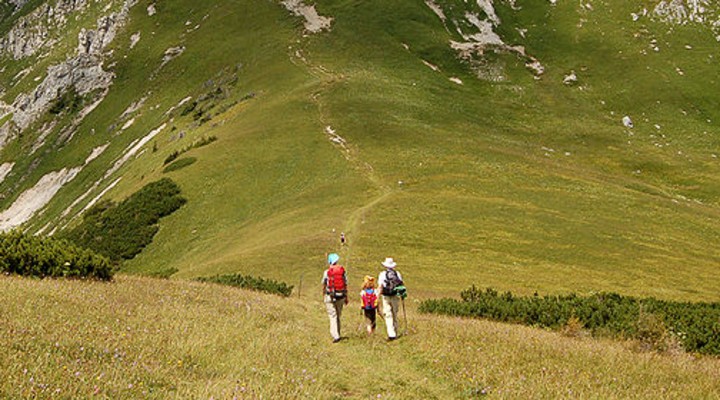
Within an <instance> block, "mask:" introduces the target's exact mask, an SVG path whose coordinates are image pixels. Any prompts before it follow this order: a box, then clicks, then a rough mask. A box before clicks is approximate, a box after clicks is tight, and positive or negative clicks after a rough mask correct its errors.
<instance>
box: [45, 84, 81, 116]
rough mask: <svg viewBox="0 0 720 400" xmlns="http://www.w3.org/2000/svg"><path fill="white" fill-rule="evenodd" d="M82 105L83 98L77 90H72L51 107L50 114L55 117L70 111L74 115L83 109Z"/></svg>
mask: <svg viewBox="0 0 720 400" xmlns="http://www.w3.org/2000/svg"><path fill="white" fill-rule="evenodd" d="M82 104H83V98H82V96H80V95H79V94H78V92H77V91H75V89H70V90H67V91H66V92H64V93H63V94H62V95H61V96H60V97H58V98H57V99H56V100H55V102H54V103H53V104H52V105H51V106H50V109H49V110H48V112H49V113H50V114H53V115H58V114H60V113H62V112H63V111H65V110H68V111H69V112H70V113H71V114H73V113H76V112H77V111H79V110H80V108H82Z"/></svg>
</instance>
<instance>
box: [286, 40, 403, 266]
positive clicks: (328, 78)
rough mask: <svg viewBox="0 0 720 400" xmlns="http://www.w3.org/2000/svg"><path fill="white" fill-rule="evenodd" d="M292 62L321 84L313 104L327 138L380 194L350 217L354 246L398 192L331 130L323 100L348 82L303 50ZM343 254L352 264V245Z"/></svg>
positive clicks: (293, 54)
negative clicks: (369, 217) (375, 212)
mask: <svg viewBox="0 0 720 400" xmlns="http://www.w3.org/2000/svg"><path fill="white" fill-rule="evenodd" d="M290 59H291V61H292V62H293V63H294V64H295V65H297V66H302V67H305V68H307V70H308V71H309V72H310V74H311V75H313V76H314V77H316V78H317V79H318V80H319V88H318V89H317V90H315V91H313V93H312V94H311V95H310V100H311V101H312V102H313V103H314V104H315V105H316V107H317V109H318V120H319V121H320V123H321V126H323V127H324V132H325V134H326V135H327V136H328V137H329V140H330V142H331V143H332V144H333V146H334V147H335V148H336V149H337V150H338V151H339V152H340V153H341V154H342V156H343V157H344V158H345V159H346V160H347V161H348V163H349V164H350V165H351V167H352V168H353V169H354V170H355V171H357V172H358V173H359V174H360V175H361V176H362V177H363V178H364V179H365V180H367V181H368V182H370V183H371V185H372V186H373V187H374V188H375V190H376V192H377V194H376V195H375V196H373V197H372V198H370V199H369V201H368V202H367V203H365V204H364V205H362V206H361V207H359V208H357V209H355V210H354V211H352V212H351V213H350V214H349V215H348V217H347V219H346V222H345V226H344V227H343V230H342V231H343V232H345V234H346V236H348V237H349V241H350V242H352V241H354V240H356V239H355V238H357V237H358V236H359V232H360V230H361V226H362V224H363V223H364V222H365V216H366V214H367V213H368V212H369V211H370V210H371V209H373V208H374V207H375V206H377V205H378V204H380V203H382V202H383V201H385V200H387V199H388V197H390V196H391V195H392V194H393V193H394V192H395V190H394V189H393V188H392V187H391V186H390V185H388V184H387V183H386V182H385V181H384V180H383V179H382V177H381V176H380V175H378V173H377V172H376V171H375V169H374V168H373V166H372V165H370V164H369V163H368V162H367V161H365V160H363V159H362V157H361V155H360V150H359V149H358V148H357V147H356V146H354V145H353V144H351V143H349V142H348V141H347V140H346V139H345V138H344V137H342V136H340V135H339V134H338V133H337V131H336V130H335V129H333V127H332V124H331V116H330V112H329V111H328V110H327V104H326V103H325V102H324V100H323V95H324V94H325V93H327V92H329V91H331V90H332V88H333V87H334V86H336V85H337V84H339V83H342V82H343V81H344V80H345V79H346V78H345V76H344V75H343V74H339V73H335V72H332V71H329V70H328V69H327V68H325V67H323V66H322V65H319V64H318V65H316V64H313V63H311V62H310V61H309V60H308V58H307V57H306V56H305V54H304V52H303V49H295V50H294V51H291V52H290ZM340 254H341V255H342V256H343V258H344V259H345V260H347V262H348V263H349V261H350V259H351V254H352V245H349V246H343V247H342V248H341V249H340Z"/></svg>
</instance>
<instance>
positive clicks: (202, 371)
mask: <svg viewBox="0 0 720 400" xmlns="http://www.w3.org/2000/svg"><path fill="white" fill-rule="evenodd" d="M0 285H1V286H2V287H3V290H2V291H0V303H1V304H3V308H2V312H1V313H0V345H1V346H2V348H3V349H5V351H3V352H2V354H1V355H0V365H2V366H3V376H4V378H3V381H2V382H1V383H0V396H2V397H10V398H15V397H42V398H54V397H60V398H67V397H73V398H87V397H94V398H114V399H116V398H137V397H143V398H211V397H214V398H233V397H235V396H237V397H238V398H260V397H262V398H320V399H330V398H378V397H381V398H385V399H387V398H390V399H393V398H469V397H475V396H478V395H480V393H481V392H482V391H483V390H485V391H486V392H487V393H489V394H490V395H491V396H493V397H496V398H578V397H580V398H706V397H712V396H713V395H714V394H716V393H717V392H718V391H719V390H720V386H718V382H720V376H719V375H718V374H719V372H718V371H720V368H718V367H719V365H718V361H717V360H715V359H710V358H698V359H696V358H693V357H690V356H685V355H676V356H672V355H664V356H660V355H656V354H652V353H637V352H635V351H633V350H632V345H631V344H627V345H625V344H618V343H612V342H605V341H597V340H590V339H569V338H563V337H561V336H559V335H558V334H555V333H550V332H545V331H541V330H535V329H530V328H524V327H514V326H508V325H501V324H495V323H491V322H484V321H469V320H459V319H451V318H437V317H430V316H424V315H417V314H416V313H415V311H414V305H413V304H412V303H409V304H408V306H409V307H408V319H409V321H410V331H409V334H408V335H407V336H404V337H403V338H401V339H400V340H399V341H397V342H393V343H386V342H385V341H384V340H383V338H382V331H380V332H377V333H376V335H374V336H373V337H366V334H365V333H364V332H363V331H362V328H361V325H360V324H361V319H360V316H359V313H358V312H357V311H356V310H355V307H356V306H357V302H355V303H353V304H351V308H350V309H348V310H347V312H346V314H345V315H344V317H343V318H344V319H343V321H344V322H345V330H344V332H345V335H346V336H347V337H348V339H347V340H346V341H343V342H341V343H340V344H337V345H332V344H331V343H330V340H329V335H328V332H327V320H326V317H325V314H324V312H323V311H322V310H323V306H322V304H321V303H320V302H319V301H318V299H317V298H316V297H315V296H310V297H309V296H308V294H309V293H306V294H305V296H304V297H303V298H302V299H297V298H290V299H281V298H278V297H274V296H270V295H260V294H257V293H252V292H246V291H242V290H237V289H233V288H228V287H221V286H215V285H207V284H199V283H190V282H184V281H163V280H153V279H148V278H137V277H127V276H120V277H119V278H118V279H117V281H116V282H114V283H109V284H105V283H92V282H80V281H56V280H43V281H36V280H26V279H18V278H8V277H0ZM353 300H354V301H355V299H353ZM76 310H84V312H83V314H82V315H80V314H78V313H77V311H76ZM379 328H380V329H381V330H382V329H384V326H383V324H382V323H380V324H379ZM387 371H392V375H391V377H389V378H383V376H384V375H383V374H384V373H387ZM379 395H380V396H379Z"/></svg>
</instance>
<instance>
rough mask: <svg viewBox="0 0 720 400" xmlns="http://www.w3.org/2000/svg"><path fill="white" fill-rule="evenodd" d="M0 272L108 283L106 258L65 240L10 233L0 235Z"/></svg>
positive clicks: (109, 274)
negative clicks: (88, 279) (89, 279)
mask: <svg viewBox="0 0 720 400" xmlns="http://www.w3.org/2000/svg"><path fill="white" fill-rule="evenodd" d="M0 271H2V272H4V273H8V274H17V275H22V276H34V277H39V278H45V277H64V278H91V279H98V280H105V281H109V280H111V279H112V276H113V271H112V267H111V265H110V262H109V260H108V259H107V258H105V257H103V256H100V255H98V254H96V253H95V252H93V251H91V250H87V249H83V248H80V247H77V246H75V245H73V244H71V243H68V242H67V241H64V240H60V239H55V238H51V237H39V236H32V235H27V234H25V233H22V232H21V231H17V230H16V231H10V232H6V233H0Z"/></svg>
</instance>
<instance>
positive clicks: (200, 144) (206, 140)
mask: <svg viewBox="0 0 720 400" xmlns="http://www.w3.org/2000/svg"><path fill="white" fill-rule="evenodd" d="M216 140H217V137H216V136H208V137H204V136H203V137H201V138H200V139H198V140H197V141H195V142H193V144H191V145H189V146H187V147H185V148H183V149H180V150H173V152H172V153H170V154H168V156H167V157H166V158H165V161H163V165H167V164H170V163H171V162H173V161H175V159H177V158H178V157H180V156H181V155H182V154H184V153H187V152H188V151H190V150H192V149H197V148H198V147H203V146H207V145H209V144H210V143H212V142H214V141H216Z"/></svg>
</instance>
